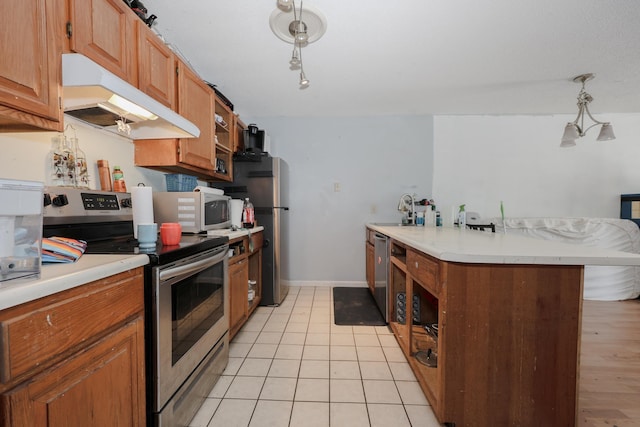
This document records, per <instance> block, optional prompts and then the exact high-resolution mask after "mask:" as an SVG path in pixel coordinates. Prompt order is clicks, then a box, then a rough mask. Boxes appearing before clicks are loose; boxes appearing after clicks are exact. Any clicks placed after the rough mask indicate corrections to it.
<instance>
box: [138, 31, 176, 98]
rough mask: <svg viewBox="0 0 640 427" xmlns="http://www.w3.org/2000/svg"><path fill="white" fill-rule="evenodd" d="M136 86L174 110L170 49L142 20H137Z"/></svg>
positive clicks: (174, 91) (173, 84) (174, 88)
mask: <svg viewBox="0 0 640 427" xmlns="http://www.w3.org/2000/svg"><path fill="white" fill-rule="evenodd" d="M137 27H138V87H139V88H140V90H142V91H143V92H145V93H146V94H147V95H149V96H151V97H152V98H154V99H155V100H156V101H158V102H161V103H162V104H164V105H166V106H167V107H169V108H171V109H172V110H175V100H176V84H175V81H176V69H175V58H174V55H173V52H172V51H171V49H169V48H168V47H167V45H165V44H164V43H163V42H162V40H161V39H160V37H158V36H157V35H156V34H155V33H154V32H153V31H151V29H150V28H149V27H147V26H146V25H145V24H144V23H143V22H142V20H138V23H137Z"/></svg>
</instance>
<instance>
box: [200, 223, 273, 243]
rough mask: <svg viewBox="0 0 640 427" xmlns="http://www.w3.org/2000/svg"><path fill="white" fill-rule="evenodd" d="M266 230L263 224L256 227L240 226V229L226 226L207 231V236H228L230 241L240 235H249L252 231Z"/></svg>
mask: <svg viewBox="0 0 640 427" xmlns="http://www.w3.org/2000/svg"><path fill="white" fill-rule="evenodd" d="M262 230H264V227H263V226H261V225H260V226H258V227H254V228H240V229H238V230H231V229H230V228H224V229H221V230H209V231H207V236H227V237H229V241H231V240H233V239H237V238H239V237H245V236H248V235H249V234H250V233H251V234H253V233H257V232H259V231H262Z"/></svg>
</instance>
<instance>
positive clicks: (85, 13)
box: [67, 0, 139, 86]
mask: <svg viewBox="0 0 640 427" xmlns="http://www.w3.org/2000/svg"><path fill="white" fill-rule="evenodd" d="M69 7H70V13H69V16H70V19H71V26H70V34H67V35H68V37H69V42H70V47H71V50H72V51H74V52H78V53H81V54H83V55H85V56H87V57H88V58H91V59H92V60H93V61H95V62H97V63H98V64H100V65H102V66H103V67H105V68H106V69H107V70H109V71H111V72H112V73H113V74H115V75H117V76H119V77H121V78H123V79H124V80H126V81H128V82H129V83H131V84H132V85H134V86H136V85H137V83H138V76H137V70H136V62H135V58H136V56H137V52H136V51H137V43H136V40H137V38H136V36H135V20H136V19H139V18H138V17H137V16H136V15H135V13H134V12H133V11H132V10H131V9H130V8H129V6H127V5H126V3H125V2H123V1H122V0H69Z"/></svg>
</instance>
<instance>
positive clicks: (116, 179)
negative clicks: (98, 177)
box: [113, 166, 127, 193]
mask: <svg viewBox="0 0 640 427" xmlns="http://www.w3.org/2000/svg"><path fill="white" fill-rule="evenodd" d="M113 191H115V192H118V193H126V192H127V185H126V184H125V182H124V174H123V173H122V170H121V169H120V166H114V167H113Z"/></svg>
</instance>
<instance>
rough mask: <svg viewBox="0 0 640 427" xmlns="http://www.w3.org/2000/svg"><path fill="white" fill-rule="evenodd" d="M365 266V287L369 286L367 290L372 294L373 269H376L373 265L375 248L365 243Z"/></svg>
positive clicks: (373, 288)
mask: <svg viewBox="0 0 640 427" xmlns="http://www.w3.org/2000/svg"><path fill="white" fill-rule="evenodd" d="M365 261H366V262H365V264H366V269H365V275H366V278H367V285H369V290H371V293H372V294H373V292H374V290H375V274H376V273H375V268H376V264H375V248H374V246H373V245H372V244H371V243H369V242H367V251H366V260H365Z"/></svg>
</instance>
